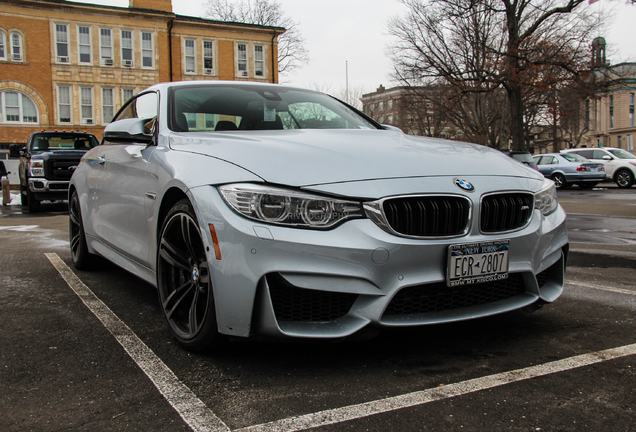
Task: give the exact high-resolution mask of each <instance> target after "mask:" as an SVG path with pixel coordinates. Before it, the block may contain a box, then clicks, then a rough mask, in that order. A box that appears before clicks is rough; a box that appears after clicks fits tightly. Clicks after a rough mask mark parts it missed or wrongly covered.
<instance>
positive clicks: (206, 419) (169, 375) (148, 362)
mask: <svg viewBox="0 0 636 432" xmlns="http://www.w3.org/2000/svg"><path fill="white" fill-rule="evenodd" d="M45 255H46V257H47V258H48V259H49V261H50V262H51V264H53V266H54V267H55V268H56V269H57V271H58V272H59V273H60V275H61V276H62V278H64V280H65V281H66V283H67V284H68V286H69V287H70V288H71V289H72V290H73V291H74V292H75V294H77V296H78V297H79V298H80V299H81V300H82V302H84V305H86V307H87V308H88V309H89V310H90V311H91V312H93V314H94V315H95V316H96V317H97V318H98V319H99V320H100V321H101V322H102V324H103V325H104V327H106V329H108V331H109V332H110V333H111V334H112V335H113V336H114V337H115V339H116V340H117V342H119V344H120V345H121V346H122V347H123V348H124V349H125V350H126V352H127V353H128V355H129V356H130V357H131V358H132V359H133V361H134V362H135V363H137V366H139V368H140V369H141V370H142V371H143V372H144V373H145V374H146V375H147V376H148V378H150V380H151V381H152V382H153V384H154V385H155V387H156V388H157V390H159V392H160V393H161V394H162V395H163V397H164V398H165V399H166V400H167V401H168V403H170V405H172V407H173V408H174V409H175V411H177V413H178V414H179V415H180V416H181V418H182V419H183V421H185V422H186V423H187V424H188V426H190V428H192V430H193V431H196V432H204V431H207V432H217V431H218V432H221V431H223V432H226V431H229V430H230V428H228V427H227V426H226V425H225V423H223V422H222V421H221V420H220V419H219V418H218V417H217V416H215V415H214V413H213V412H212V411H210V410H209V409H208V407H206V406H205V404H204V403H203V402H202V401H201V400H200V399H199V398H198V397H196V395H195V394H194V393H193V392H192V390H190V389H189V388H188V387H187V386H186V385H185V384H183V383H182V382H181V381H179V379H178V378H177V377H176V376H175V374H174V373H173V372H172V371H171V370H170V369H169V368H168V366H166V365H165V364H164V363H163V362H162V361H161V359H159V357H157V356H156V355H155V353H154V352H152V351H151V350H150V348H148V347H147V346H146V344H144V343H143V342H142V341H141V339H139V337H137V335H136V334H135V333H134V332H133V331H132V330H131V329H130V328H129V327H128V326H127V325H126V324H125V323H124V322H123V321H121V320H120V319H119V317H118V316H117V315H115V314H114V313H113V311H111V310H110V309H109V308H108V306H106V305H105V304H104V303H103V302H102V301H101V300H100V299H99V298H97V296H96V295H95V294H93V292H92V291H91V290H90V289H89V288H88V287H87V286H86V285H84V283H83V282H82V281H81V280H80V279H79V278H78V277H77V276H76V275H75V273H73V271H72V270H71V269H70V268H69V267H68V266H67V265H66V264H65V263H64V261H62V259H61V258H60V257H59V256H58V255H57V254H55V253H47V254H45Z"/></svg>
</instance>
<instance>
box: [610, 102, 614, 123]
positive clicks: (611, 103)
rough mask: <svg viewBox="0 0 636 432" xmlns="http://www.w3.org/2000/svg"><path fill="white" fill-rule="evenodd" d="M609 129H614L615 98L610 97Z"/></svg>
mask: <svg viewBox="0 0 636 432" xmlns="http://www.w3.org/2000/svg"><path fill="white" fill-rule="evenodd" d="M609 124H610V125H609V127H610V129H611V128H613V127H614V96H610V102H609Z"/></svg>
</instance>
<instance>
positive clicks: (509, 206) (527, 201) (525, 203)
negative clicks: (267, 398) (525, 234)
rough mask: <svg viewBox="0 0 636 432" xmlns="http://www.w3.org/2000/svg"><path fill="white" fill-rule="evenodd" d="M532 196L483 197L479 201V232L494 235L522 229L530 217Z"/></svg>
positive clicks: (522, 194)
mask: <svg viewBox="0 0 636 432" xmlns="http://www.w3.org/2000/svg"><path fill="white" fill-rule="evenodd" d="M533 206H534V196H533V195H531V194H528V193H521V192H518V193H504V194H493V195H488V196H485V197H484V198H483V199H482V201H481V219H480V220H481V232H483V233H496V232H506V231H513V230H516V229H519V228H523V227H524V226H526V224H527V223H528V222H529V221H530V218H531V217H532V210H533Z"/></svg>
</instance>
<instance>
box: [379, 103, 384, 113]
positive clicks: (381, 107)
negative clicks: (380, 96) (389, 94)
mask: <svg viewBox="0 0 636 432" xmlns="http://www.w3.org/2000/svg"><path fill="white" fill-rule="evenodd" d="M378 109H379V110H380V111H382V110H383V109H384V101H383V102H380V103H379V104H378Z"/></svg>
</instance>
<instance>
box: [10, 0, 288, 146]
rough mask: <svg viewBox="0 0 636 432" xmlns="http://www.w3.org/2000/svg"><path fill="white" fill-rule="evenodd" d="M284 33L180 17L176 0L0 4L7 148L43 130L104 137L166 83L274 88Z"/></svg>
mask: <svg viewBox="0 0 636 432" xmlns="http://www.w3.org/2000/svg"><path fill="white" fill-rule="evenodd" d="M284 31H285V29H283V28H280V27H269V26H259V25H252V24H241V23H228V22H220V21H212V20H207V19H202V18H193V17H188V16H181V15H176V14H174V13H173V12H172V3H171V0H130V3H129V7H127V8H122V7H113V6H101V5H95V4H85V3H75V2H70V1H63V0H20V1H18V0H0V148H8V146H9V144H11V143H24V142H25V141H26V138H27V137H28V136H29V134H30V133H31V132H33V131H35V130H40V129H67V130H71V129H74V130H78V129H81V130H87V131H89V132H93V133H95V134H96V135H98V136H101V131H102V130H103V128H104V125H106V124H107V123H109V122H110V120H111V119H112V117H113V115H114V114H115V113H116V112H117V110H118V109H119V108H120V107H121V106H122V104H123V103H124V102H125V101H126V100H127V99H128V98H130V97H131V96H132V95H134V94H136V93H138V92H140V91H141V90H143V89H145V88H147V87H149V86H151V85H153V84H155V83H158V82H165V81H179V80H248V81H259V82H273V83H276V82H278V55H277V38H278V36H279V35H280V34H282V33H283V32H284Z"/></svg>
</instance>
